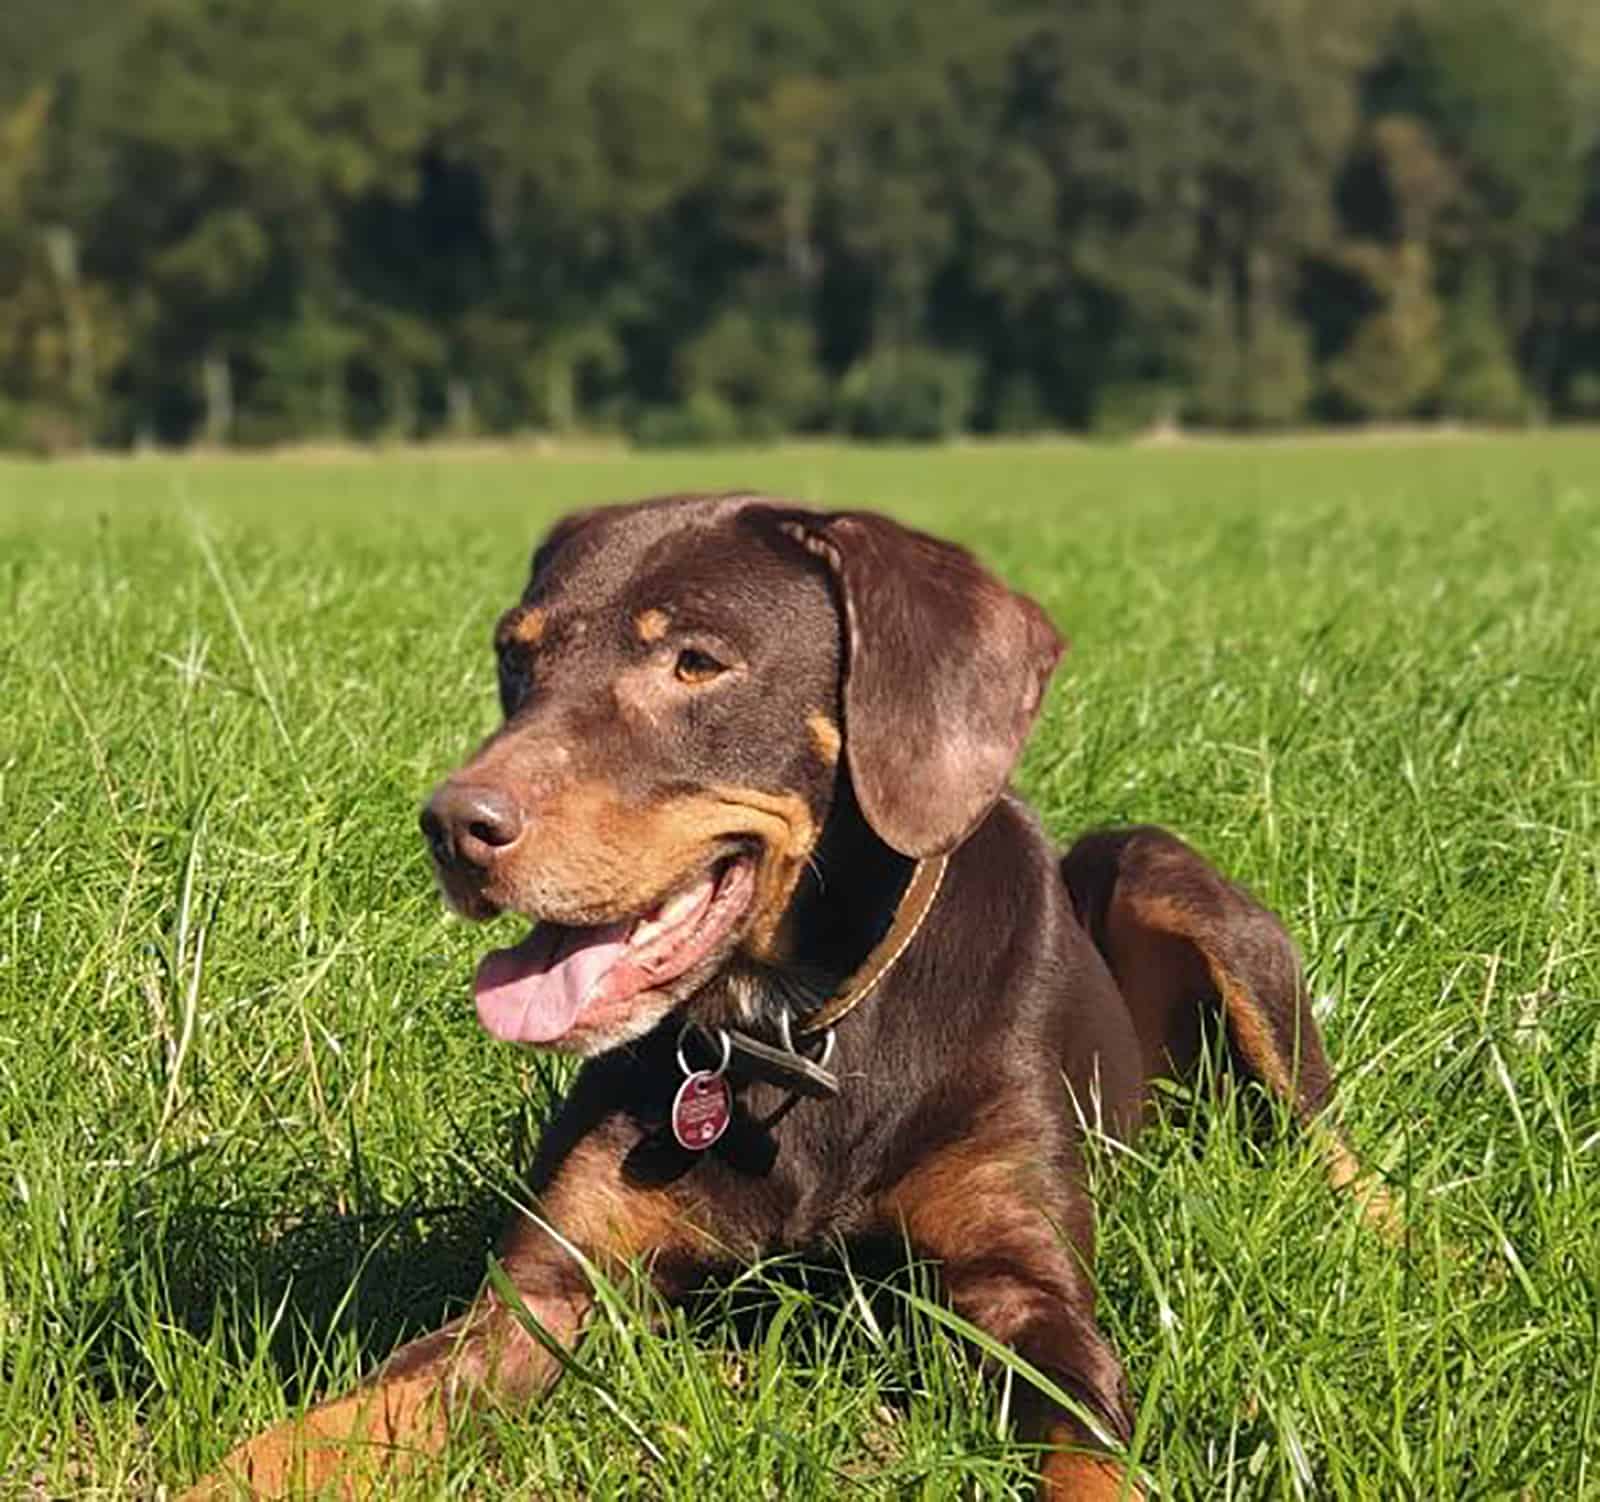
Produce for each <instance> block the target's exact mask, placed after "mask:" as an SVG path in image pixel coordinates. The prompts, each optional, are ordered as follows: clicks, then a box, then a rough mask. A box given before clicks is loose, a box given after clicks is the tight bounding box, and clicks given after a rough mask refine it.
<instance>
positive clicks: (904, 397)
mask: <svg viewBox="0 0 1600 1502" xmlns="http://www.w3.org/2000/svg"><path fill="white" fill-rule="evenodd" d="M977 392H978V372H977V367H976V365H975V363H974V362H973V361H972V360H970V359H965V358H963V357H962V356H960V355H949V354H944V353H942V352H940V351H938V350H932V349H921V348H912V349H886V350H880V351H879V352H878V353H877V354H874V355H870V356H868V357H867V358H866V359H864V360H861V361H859V362H858V363H857V364H856V365H854V366H853V367H851V369H850V370H848V371H847V372H846V373H845V376H844V379H843V380H842V381H840V383H839V390H838V395H837V397H836V398H835V403H834V412H833V425H834V426H835V427H836V428H838V430H839V431H840V432H843V433H848V434H849V435H850V436H851V437H854V438H897V439H910V440H913V441H920V442H928V441H931V440H934V439H941V438H953V437H955V436H956V434H958V433H960V432H961V431H963V429H965V428H966V427H967V425H968V422H969V420H970V419H971V416H972V410H973V406H974V404H975V402H976V400H977Z"/></svg>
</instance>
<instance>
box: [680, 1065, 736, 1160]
mask: <svg viewBox="0 0 1600 1502" xmlns="http://www.w3.org/2000/svg"><path fill="white" fill-rule="evenodd" d="M732 1119H733V1094H732V1092H731V1091H730V1090H729V1089H728V1082H727V1080H726V1079H725V1078H724V1077H723V1074H722V1071H721V1070H720V1069H717V1070H712V1069H698V1070H696V1071H695V1072H694V1073H693V1074H691V1075H690V1076H689V1077H688V1078H687V1079H686V1080H684V1082H683V1083H682V1084H681V1085H679V1086H678V1093H677V1094H676V1095H675V1096H673V1098H672V1135H673V1136H674V1137H676V1138H677V1139H678V1146H679V1147H685V1148H688V1149H689V1151H690V1152H696V1153H701V1152H704V1151H705V1150H706V1149H707V1148H708V1147H710V1146H711V1144H712V1143H713V1142H715V1141H716V1140H717V1138H718V1137H720V1136H721V1135H722V1134H723V1133H724V1132H725V1131H727V1130H728V1123H729V1121H731V1120H732Z"/></svg>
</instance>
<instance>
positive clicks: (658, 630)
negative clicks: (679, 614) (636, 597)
mask: <svg viewBox="0 0 1600 1502" xmlns="http://www.w3.org/2000/svg"><path fill="white" fill-rule="evenodd" d="M671 624H672V620H671V617H669V616H668V615H667V613H666V611H664V610H641V611H640V612H639V613H638V615H636V616H634V618H633V629H634V630H635V631H636V632H637V633H638V635H639V640H640V641H642V642H653V641H660V640H661V638H662V637H663V636H665V635H666V634H667V627H668V626H670V625H671Z"/></svg>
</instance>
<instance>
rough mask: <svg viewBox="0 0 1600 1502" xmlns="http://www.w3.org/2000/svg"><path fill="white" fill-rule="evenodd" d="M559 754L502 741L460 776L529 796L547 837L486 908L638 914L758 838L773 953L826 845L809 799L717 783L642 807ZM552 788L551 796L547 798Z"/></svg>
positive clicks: (494, 883) (755, 912) (754, 941)
mask: <svg viewBox="0 0 1600 1502" xmlns="http://www.w3.org/2000/svg"><path fill="white" fill-rule="evenodd" d="M552 754H553V748H552V747H551V746H549V745H541V746H539V747H537V748H530V747H529V746H527V745H526V743H525V742H524V741H523V740H522V738H521V737H518V736H515V735H500V736H497V737H495V738H493V739H491V741H490V742H489V744H488V745H486V746H485V747H484V748H483V749H482V751H480V752H479V754H478V755H477V756H476V757H474V758H473V760H472V761H471V762H470V763H469V764H468V765H467V766H466V767H464V768H463V769H462V770H461V772H459V773H458V774H457V776H459V777H460V778H462V779H463V780H465V781H469V782H484V783H490V784H499V785H503V786H507V787H511V788H517V789H519V790H523V792H524V798H525V808H524V812H525V813H526V814H527V815H528V817H529V820H530V822H531V823H533V824H535V825H536V826H537V827H538V829H539V831H540V838H538V839H535V840H524V841H521V842H519V843H518V845H517V846H516V847H515V848H514V850H513V851H512V852H511V853H510V854H508V855H507V857H506V858H505V859H504V860H503V861H501V862H499V863H498V864H497V865H496V866H495V868H494V870H493V872H492V873H491V874H490V876H489V878H488V879H487V880H486V881H485V882H484V883H483V885H482V888H481V895H482V897H483V898H484V899H487V901H488V902H490V903H493V904H495V905H497V906H500V907H507V908H513V909H516V910H519V911H523V912H528V913H537V914H539V915H540V916H542V917H546V918H551V919H554V920H555V921H557V922H560V923H568V924H594V923H602V922H609V921H612V920H615V919H619V918H623V917H631V916H634V915H636V914H639V913H641V912H644V911H645V910H646V909H648V908H650V907H653V906H654V905H655V904H656V903H658V902H660V901H662V900H663V899H664V898H665V897H668V896H670V895H671V894H672V893H673V892H674V891H676V890H678V889H679V888H681V887H682V886H683V884H684V883H685V882H686V881H689V880H692V879H693V878H694V877H696V876H698V875H700V874H701V873H702V872H703V871H704V870H705V869H706V867H707V865H708V864H709V863H710V861H711V860H713V859H714V858H716V857H717V856H719V855H721V854H723V853H725V852H726V847H727V843H728V842H729V841H731V840H737V839H740V838H742V837H748V838H750V839H752V840H753V841H755V842H756V844H757V845H758V846H759V856H758V861H759V869H758V871H757V873H756V891H755V896H754V899H753V901H752V905H751V921H750V926H749V929H748V937H749V943H750V945H751V947H752V950H753V952H757V953H760V952H762V950H763V949H764V947H765V946H769V945H771V943H772V941H773V938H774V935H775V934H776V932H777V929H778V924H779V921H780V919H781V918H782V916H783V911H784V909H785V908H786V907H787V906H788V903H789V899H790V898H791V897H792V896H793V894H794V889H795V886H796V884H797V883H798V882H799V880H800V874H801V872H802V871H804V869H805V863H806V860H807V859H808V857H809V856H810V855H811V852H812V849H813V847H814V846H815V845H816V841H817V827H816V821H815V819H814V818H813V817H812V814H811V808H810V805H809V804H807V803H806V801H805V799H804V798H802V797H801V796H800V795H799V794H798V793H768V792H764V791H762V790H761V789H759V788H746V787H733V786H713V787H709V788H701V789H696V790H695V791H693V792H689V793H683V794H680V795H677V796H673V797H668V798H662V799H657V800H654V801H649V802H643V803H630V802H627V801H625V800H624V799H623V797H622V796H621V794H620V793H619V792H618V790H617V788H616V787H615V786H614V785H613V784H611V783H610V782H608V781H604V780H601V779H599V778H584V779H581V780H580V779H579V778H575V777H573V776H572V775H571V773H570V772H569V771H567V770H566V769H565V768H564V767H560V766H559V765H558V764H557V763H556V762H554V761H553V760H552ZM541 783H542V784H543V785H544V787H545V788H546V789H548V791H544V792H540V791H538V789H539V787H540V784H541ZM552 783H553V786H552Z"/></svg>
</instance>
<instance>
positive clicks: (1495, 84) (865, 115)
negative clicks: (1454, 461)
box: [0, 0, 1600, 450]
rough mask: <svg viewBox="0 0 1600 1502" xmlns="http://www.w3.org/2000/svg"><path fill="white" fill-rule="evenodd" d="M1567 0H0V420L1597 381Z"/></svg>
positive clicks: (695, 428)
mask: <svg viewBox="0 0 1600 1502" xmlns="http://www.w3.org/2000/svg"><path fill="white" fill-rule="evenodd" d="M1597 245H1600V6H1596V5H1594V4H1593V0H1320V3H1319V0H805V3H796V0H5V4H4V5H3V6H0V447H5V446H11V447H26V448H34V449H44V450H56V449H66V448H71V447H74V446H79V445H89V444H94V445H111V446H117V445H132V444H140V443H150V442H155V443H186V442H197V441H204V442H209V443H216V444H220V443H267V442H277V441H284V440H290V439H302V438H315V437H327V436H352V437H357V438H410V437H427V436H431V435H435V434H443V433H453V434H486V433H487V434H493V433H505V432H526V431H543V432H552V433H570V432H591V431H621V432H625V433H627V434H629V435H631V436H632V437H633V438H635V439H636V440H638V441H640V442H654V443H678V442H685V443H686V442H696V441H707V442H709V441H724V440H732V439H746V440H748V439H758V438H762V437H765V436H769V435H775V434H780V433H787V432H815V431H832V432H842V433H848V434H854V435H860V436H867V437H903V438H928V437H936V436H941V435H945V434H950V433H955V432H959V431H965V430H971V431H979V432H1026V431H1039V430H1046V429H1059V428H1069V429H1080V430H1096V431H1109V432H1118V431H1130V430H1135V429H1142V428H1147V427H1149V426H1151V425H1155V424H1168V423H1177V424H1184V425H1204V426H1215V427H1221V428H1230V429H1259V428H1269V427H1273V426H1280V425H1286V424H1300V423H1306V422H1315V421H1361V420H1398V419H1428V418H1455V419H1462V420H1467V421H1474V422H1490V423H1518V422H1525V421H1530V420H1536V419H1540V418H1544V417H1557V418H1560V417H1594V416H1600V261H1597V259H1596V256H1595V254H1594V252H1595V249H1596V247H1597Z"/></svg>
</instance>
